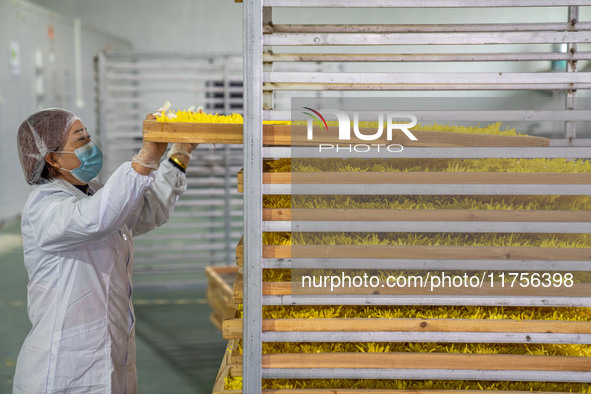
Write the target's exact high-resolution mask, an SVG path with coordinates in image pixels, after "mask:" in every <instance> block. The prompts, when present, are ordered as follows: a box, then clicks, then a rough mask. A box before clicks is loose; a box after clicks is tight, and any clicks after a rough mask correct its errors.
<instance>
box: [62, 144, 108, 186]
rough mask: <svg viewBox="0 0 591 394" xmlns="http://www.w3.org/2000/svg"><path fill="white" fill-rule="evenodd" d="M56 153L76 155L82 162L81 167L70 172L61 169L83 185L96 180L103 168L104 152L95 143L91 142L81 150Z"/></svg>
mask: <svg viewBox="0 0 591 394" xmlns="http://www.w3.org/2000/svg"><path fill="white" fill-rule="evenodd" d="M55 153H74V154H75V155H76V157H77V158H78V160H80V163H81V164H80V167H78V168H74V169H73V170H68V169H65V168H61V167H60V169H62V170H64V171H68V172H69V173H70V174H72V176H73V177H74V178H76V179H77V180H79V181H80V182H82V183H88V182H90V181H91V180H92V179H94V178H95V177H96V176H97V175H98V173H99V172H100V171H101V168H103V152H101V150H100V149H99V147H98V146H96V145H95V144H94V142H92V141H90V142H89V143H88V144H86V145H83V146H81V147H80V148H78V149H76V150H74V151H73V152H69V151H56V152H55Z"/></svg>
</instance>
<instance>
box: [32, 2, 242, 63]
mask: <svg viewBox="0 0 591 394" xmlns="http://www.w3.org/2000/svg"><path fill="white" fill-rule="evenodd" d="M35 1H36V2H37V3H38V4H42V5H43V6H46V7H49V8H51V9H54V10H56V11H57V12H59V13H60V14H62V15H65V16H68V17H70V18H74V17H80V18H81V20H82V23H83V24H84V25H86V26H94V27H96V28H98V29H100V30H102V31H107V32H110V33H112V34H115V35H117V36H121V37H125V38H126V39H128V40H129V41H130V42H131V43H132V45H133V48H134V50H137V51H149V50H159V51H164V50H170V51H182V52H208V53H230V52H232V53H241V52H242V4H240V3H234V1H233V0H169V1H161V0H35Z"/></svg>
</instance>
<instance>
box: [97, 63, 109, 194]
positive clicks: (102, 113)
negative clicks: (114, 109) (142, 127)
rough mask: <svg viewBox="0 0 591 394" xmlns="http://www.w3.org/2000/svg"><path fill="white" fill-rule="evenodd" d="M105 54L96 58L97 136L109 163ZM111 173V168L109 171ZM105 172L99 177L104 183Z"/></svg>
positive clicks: (106, 161)
mask: <svg viewBox="0 0 591 394" xmlns="http://www.w3.org/2000/svg"><path fill="white" fill-rule="evenodd" d="M105 62H106V60H105V54H104V52H99V53H98V55H96V58H95V68H96V73H95V74H96V96H95V97H96V103H95V108H96V134H97V137H98V138H97V143H98V144H99V145H102V148H103V149H102V151H103V156H104V162H105V163H109V159H108V155H109V150H110V149H108V147H107V127H106V126H107V123H106V122H107V117H106V114H107V109H106V108H105V105H106V102H105V92H106V86H105V83H106V80H107V70H106V65H105ZM108 170H109V171H110V168H109V169H108ZM103 174H105V171H102V173H101V175H99V180H100V181H101V182H102V183H104V182H105V179H104V175H103Z"/></svg>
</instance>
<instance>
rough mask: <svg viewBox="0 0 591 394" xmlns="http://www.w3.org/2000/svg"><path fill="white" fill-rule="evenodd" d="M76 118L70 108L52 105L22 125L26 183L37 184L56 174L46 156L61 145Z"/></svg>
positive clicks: (21, 153) (20, 134) (20, 149)
mask: <svg viewBox="0 0 591 394" xmlns="http://www.w3.org/2000/svg"><path fill="white" fill-rule="evenodd" d="M76 120H78V117H77V116H76V115H74V114H73V113H71V112H70V111H68V110H65V109H60V108H49V109H44V110H41V111H39V112H35V113H34V114H33V115H31V116H29V117H28V118H27V119H26V120H25V121H24V122H23V123H22V124H21V126H20V127H19V129H18V134H17V147H18V155H19V159H20V162H21V165H22V167H23V172H24V174H25V179H26V181H27V183H29V184H30V185H38V184H41V183H44V182H46V181H48V180H50V179H53V178H55V177H56V176H57V171H56V170H55V168H54V167H53V166H51V165H50V164H48V163H47V162H46V161H45V156H46V155H47V154H48V153H50V152H52V151H54V150H57V149H58V148H59V147H60V146H61V145H62V143H63V141H64V139H65V137H66V135H67V133H68V130H69V129H70V126H72V123H74V122H75V121H76Z"/></svg>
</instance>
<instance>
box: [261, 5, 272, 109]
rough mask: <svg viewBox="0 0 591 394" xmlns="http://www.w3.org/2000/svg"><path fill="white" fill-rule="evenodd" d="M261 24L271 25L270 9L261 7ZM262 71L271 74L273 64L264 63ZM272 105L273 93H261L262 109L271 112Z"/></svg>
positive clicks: (268, 50)
mask: <svg viewBox="0 0 591 394" xmlns="http://www.w3.org/2000/svg"><path fill="white" fill-rule="evenodd" d="M263 24H264V25H272V24H273V9H272V8H271V7H263ZM265 52H267V53H273V50H272V47H266V48H265ZM263 71H265V72H271V71H273V62H265V63H263ZM274 106H275V105H274V103H273V91H266V92H263V109H264V110H266V111H271V110H273V108H274Z"/></svg>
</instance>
